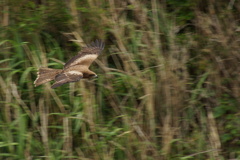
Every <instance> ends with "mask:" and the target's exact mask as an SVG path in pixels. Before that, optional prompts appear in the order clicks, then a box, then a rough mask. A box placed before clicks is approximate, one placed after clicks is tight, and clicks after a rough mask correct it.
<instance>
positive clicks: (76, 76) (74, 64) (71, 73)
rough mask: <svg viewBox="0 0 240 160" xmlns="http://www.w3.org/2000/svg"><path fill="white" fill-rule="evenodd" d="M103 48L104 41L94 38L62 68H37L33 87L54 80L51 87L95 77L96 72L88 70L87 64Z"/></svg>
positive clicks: (88, 64)
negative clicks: (93, 40) (94, 39)
mask: <svg viewBox="0 0 240 160" xmlns="http://www.w3.org/2000/svg"><path fill="white" fill-rule="evenodd" d="M103 49H104V43H103V42H102V41H100V40H96V41H95V42H92V43H91V44H89V45H87V47H84V48H83V49H82V50H81V51H80V52H79V53H78V55H76V56H74V57H73V58H71V59H70V60H69V61H68V62H67V63H65V65H64V67H63V69H52V68H39V70H38V72H37V74H38V77H37V79H36V80H35V81H34V84H35V87H36V86H39V85H41V84H43V83H46V82H49V81H52V80H55V83H54V84H53V85H52V86H51V88H56V87H59V86H61V85H63V84H65V83H71V82H77V81H79V80H80V79H82V78H94V77H97V74H96V73H94V72H92V71H90V70H89V66H90V65H91V64H92V62H93V61H94V60H95V59H96V58H97V57H98V56H99V55H100V54H101V52H102V50H103Z"/></svg>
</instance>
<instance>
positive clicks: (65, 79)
mask: <svg viewBox="0 0 240 160" xmlns="http://www.w3.org/2000/svg"><path fill="white" fill-rule="evenodd" d="M81 78H83V73H82V72H79V71H75V70H71V71H68V72H64V73H61V74H59V75H57V76H56V78H55V81H56V82H55V83H54V84H53V85H52V86H51V88H56V87H59V86H61V85H63V84H65V83H70V82H77V81H79V80H80V79H81Z"/></svg>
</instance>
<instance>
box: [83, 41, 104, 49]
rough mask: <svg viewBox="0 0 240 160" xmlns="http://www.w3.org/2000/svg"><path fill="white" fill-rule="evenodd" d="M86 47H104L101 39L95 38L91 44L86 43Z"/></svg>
mask: <svg viewBox="0 0 240 160" xmlns="http://www.w3.org/2000/svg"><path fill="white" fill-rule="evenodd" d="M87 47H97V48H100V49H101V50H103V49H104V47H105V44H104V42H103V41H102V40H98V39H97V40H96V41H95V42H92V43H91V44H87Z"/></svg>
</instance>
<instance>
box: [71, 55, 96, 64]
mask: <svg viewBox="0 0 240 160" xmlns="http://www.w3.org/2000/svg"><path fill="white" fill-rule="evenodd" d="M97 57H98V55H97V54H89V55H85V56H83V57H80V58H78V59H76V60H75V61H74V62H72V64H71V65H70V66H74V65H76V64H81V63H84V61H86V62H88V63H89V62H90V64H91V62H92V61H94V60H95V59H96V58H97Z"/></svg>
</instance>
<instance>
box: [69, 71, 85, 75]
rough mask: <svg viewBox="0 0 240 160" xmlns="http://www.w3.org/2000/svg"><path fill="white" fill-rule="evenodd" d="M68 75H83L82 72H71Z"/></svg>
mask: <svg viewBox="0 0 240 160" xmlns="http://www.w3.org/2000/svg"><path fill="white" fill-rule="evenodd" d="M67 73H68V74H74V75H82V72H78V71H69V72H67Z"/></svg>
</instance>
